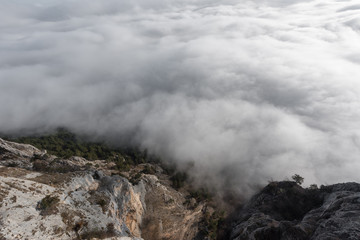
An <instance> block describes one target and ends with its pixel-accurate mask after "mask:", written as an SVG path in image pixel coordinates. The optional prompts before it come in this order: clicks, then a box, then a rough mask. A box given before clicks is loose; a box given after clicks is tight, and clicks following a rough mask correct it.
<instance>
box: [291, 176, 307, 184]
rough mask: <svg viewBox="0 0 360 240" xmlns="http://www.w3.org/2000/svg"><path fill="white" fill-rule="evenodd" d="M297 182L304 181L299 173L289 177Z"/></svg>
mask: <svg viewBox="0 0 360 240" xmlns="http://www.w3.org/2000/svg"><path fill="white" fill-rule="evenodd" d="M291 178H292V179H293V180H294V181H295V182H296V183H297V184H299V185H301V184H302V183H303V182H304V178H303V177H301V176H300V175H299V174H295V175H293V176H292V177H291Z"/></svg>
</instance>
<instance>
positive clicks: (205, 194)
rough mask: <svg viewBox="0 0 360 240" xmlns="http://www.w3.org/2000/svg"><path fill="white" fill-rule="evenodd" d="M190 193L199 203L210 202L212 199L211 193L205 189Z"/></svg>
mask: <svg viewBox="0 0 360 240" xmlns="http://www.w3.org/2000/svg"><path fill="white" fill-rule="evenodd" d="M189 193H190V197H192V198H195V199H196V201H197V202H202V201H205V200H207V201H210V200H211V199H212V195H211V193H210V192H209V191H208V190H207V189H205V188H200V189H197V190H190V191H189Z"/></svg>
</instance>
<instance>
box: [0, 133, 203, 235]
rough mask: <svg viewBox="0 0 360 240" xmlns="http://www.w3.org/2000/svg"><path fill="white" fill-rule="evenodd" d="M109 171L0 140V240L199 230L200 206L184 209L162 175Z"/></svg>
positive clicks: (181, 197)
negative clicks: (134, 179) (135, 179)
mask: <svg viewBox="0 0 360 240" xmlns="http://www.w3.org/2000/svg"><path fill="white" fill-rule="evenodd" d="M147 165H149V166H148V167H151V168H154V169H160V170H161V168H160V167H159V166H152V165H150V164H147ZM113 166H114V163H111V162H107V161H105V160H95V161H88V160H86V159H84V158H81V157H71V158H69V159H62V158H57V157H56V156H52V155H49V154H46V152H45V151H41V150H39V149H37V148H35V147H33V146H31V145H27V144H18V143H13V142H9V141H5V140H2V139H0V239H64V240H67V239H114V240H115V239H118V240H141V239H146V240H158V239H168V240H184V239H194V238H195V236H197V235H198V234H199V233H200V229H199V225H200V223H201V222H202V221H203V219H204V218H205V217H206V211H204V209H206V208H207V207H206V205H205V203H201V204H198V205H197V206H195V204H196V200H195V203H193V205H192V206H191V208H189V206H188V204H187V201H186V197H185V194H183V193H182V192H179V191H177V190H175V189H173V188H172V187H171V182H170V180H169V176H167V175H164V174H162V173H161V171H156V172H155V173H154V174H155V175H154V174H145V173H144V169H145V166H144V165H137V166H134V167H133V168H132V169H131V170H130V171H128V172H122V173H120V172H118V170H116V169H115V170H114V169H113ZM119 174H121V176H120V175H119ZM135 177H136V178H137V181H136V182H135V181H131V179H133V178H135ZM129 179H130V181H129Z"/></svg>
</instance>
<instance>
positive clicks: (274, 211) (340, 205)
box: [229, 182, 360, 240]
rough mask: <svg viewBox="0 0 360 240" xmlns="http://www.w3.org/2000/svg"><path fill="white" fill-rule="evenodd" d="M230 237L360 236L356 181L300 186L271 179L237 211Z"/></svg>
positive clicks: (315, 239)
mask: <svg viewBox="0 0 360 240" xmlns="http://www.w3.org/2000/svg"><path fill="white" fill-rule="evenodd" d="M235 219H236V220H235V221H233V223H232V226H231V231H230V236H229V238H230V239H233V240H235V239H236V240H250V239H251V240H255V239H256V240H257V239H259V240H260V239H261V240H267V239H268V240H305V239H310V240H324V239H329V240H335V239H341V240H342V239H344V240H345V239H348V240H358V239H360V184H358V183H342V184H335V185H331V186H325V187H321V188H320V189H303V188H302V187H300V186H298V185H297V184H296V183H295V182H273V183H270V184H269V185H268V186H266V187H265V188H264V189H263V190H262V191H261V192H260V193H259V194H257V195H255V196H254V197H253V198H252V199H251V200H250V201H249V202H248V203H247V204H246V205H245V206H244V207H243V208H242V209H241V210H240V211H239V212H238V213H237V214H236V218H235Z"/></svg>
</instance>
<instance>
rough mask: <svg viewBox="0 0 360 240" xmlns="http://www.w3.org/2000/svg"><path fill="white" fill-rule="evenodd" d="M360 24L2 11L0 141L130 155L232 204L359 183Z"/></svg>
mask: <svg viewBox="0 0 360 240" xmlns="http://www.w3.org/2000/svg"><path fill="white" fill-rule="evenodd" d="M359 11H360V9H359V7H358V5H357V4H356V2H355V1H323V0H314V1H276V2H274V1H271V3H270V2H267V1H260V0H259V1H248V2H244V3H240V4H237V3H234V1H226V2H224V3H223V4H219V3H218V1H210V0H209V1H190V0H189V1H156V0H151V1H141V0H138V1H115V0H109V1H93V2H88V1H82V0H74V1H69V0H68V1H58V0H52V1H40V0H37V1H32V2H31V3H29V2H27V1H24V0H17V1H9V0H0V32H1V35H0V55H1V56H2V57H1V58H0V102H1V103H3V104H1V105H0V120H1V121H0V131H2V132H18V131H23V130H24V129H25V130H31V131H34V130H37V131H39V129H41V130H48V129H53V128H55V127H57V126H66V127H69V128H71V129H73V130H75V131H78V132H90V133H92V134H94V135H96V136H100V137H103V138H108V139H111V140H113V141H117V140H118V141H120V138H121V140H122V141H124V139H125V140H126V141H135V142H136V143H137V144H140V145H142V146H143V147H146V148H149V149H150V150H152V151H154V152H156V153H158V154H161V155H163V156H167V157H169V158H173V159H175V160H177V161H178V162H179V163H184V162H187V161H194V162H195V168H194V172H195V173H196V174H194V176H195V177H197V178H199V179H203V178H204V176H205V175H211V176H213V178H212V179H213V181H217V183H218V184H219V185H221V184H222V183H223V184H229V183H231V184H232V185H234V186H236V187H237V188H238V189H239V190H240V191H242V192H245V191H249V188H251V186H253V185H254V184H257V183H265V182H266V181H267V180H269V179H280V180H281V179H283V178H285V177H286V176H291V175H292V174H294V173H299V174H300V175H303V176H304V177H305V179H306V180H307V183H312V182H317V183H332V182H337V181H359V180H360V179H359V177H358V174H357V172H358V170H359V169H360V166H359V163H358V162H359V161H358V160H357V156H359V144H360V140H359V137H360V131H359V127H358V122H359V120H360V112H359V111H360V110H359V109H360V101H359V96H360V86H359V80H358V79H360V68H359V63H360V61H359V57H358V56H359V54H360V45H359V44H358V43H359V42H360V35H359V34H360V33H359V26H360V25H359V23H360V17H359V16H360V14H359ZM199 169H203V170H205V171H199ZM225 173H226V177H225ZM219 179H222V180H221V181H220V180H219ZM211 184H213V182H211Z"/></svg>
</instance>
